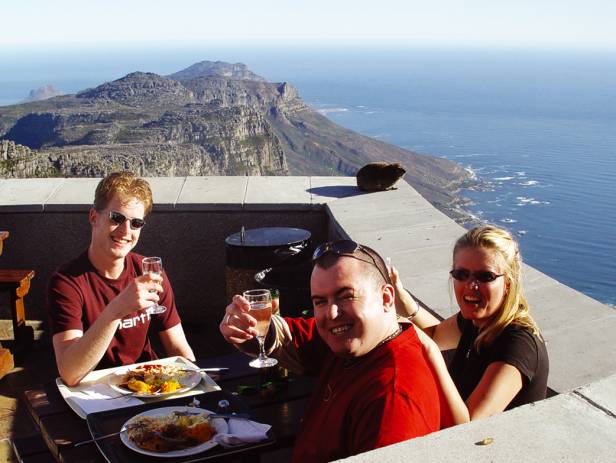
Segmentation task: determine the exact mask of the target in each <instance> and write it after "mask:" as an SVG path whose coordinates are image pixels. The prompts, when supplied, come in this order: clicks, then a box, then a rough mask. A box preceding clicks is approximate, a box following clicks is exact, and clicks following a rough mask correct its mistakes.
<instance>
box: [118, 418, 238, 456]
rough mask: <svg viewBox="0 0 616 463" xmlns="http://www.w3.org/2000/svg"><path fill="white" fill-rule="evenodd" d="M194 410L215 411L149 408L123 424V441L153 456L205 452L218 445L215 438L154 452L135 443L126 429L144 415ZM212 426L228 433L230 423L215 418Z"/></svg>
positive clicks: (121, 436)
mask: <svg viewBox="0 0 616 463" xmlns="http://www.w3.org/2000/svg"><path fill="white" fill-rule="evenodd" d="M176 411H179V412H193V413H203V414H206V415H209V414H211V413H213V412H211V411H209V410H205V409H203V408H194V407H162V408H155V409H153V410H148V411H145V412H143V413H139V414H138V415H135V416H133V417H132V418H131V419H130V420H128V421H127V422H126V423H124V425H123V426H122V431H123V432H121V433H120V439H121V440H122V443H124V445H126V446H127V447H128V448H129V449H131V450H134V451H135V452H138V453H141V454H143V455H149V456H151V457H163V458H175V457H184V456H188V455H195V454H197V453H201V452H205V451H206V450H209V449H211V448H212V447H215V446H217V445H218V443H216V442H214V439H213V438H212V439H210V440H209V441H206V442H204V443H203V444H199V445H196V446H194V447H189V448H186V449H181V450H173V451H171V452H152V451H150V450H145V449H142V448H141V447H139V446H138V445H136V444H133V443H132V442H131V441H130V439H129V438H128V433H127V432H126V429H127V427H128V426H130V424H131V423H132V422H133V420H136V419H137V418H140V417H142V416H149V417H156V416H161V415H169V414H171V413H173V412H176ZM211 424H212V426H213V427H214V428H215V429H216V434H226V433H228V432H229V425H228V424H227V422H226V421H225V420H224V419H222V418H213V419H212V421H211Z"/></svg>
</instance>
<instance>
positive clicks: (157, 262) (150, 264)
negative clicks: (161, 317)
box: [141, 257, 167, 314]
mask: <svg viewBox="0 0 616 463" xmlns="http://www.w3.org/2000/svg"><path fill="white" fill-rule="evenodd" d="M141 265H142V267H143V274H144V275H145V274H146V273H152V274H154V275H160V276H162V275H163V260H162V259H161V258H160V257H144V258H143V260H142V261H141ZM165 310H167V307H165V306H163V305H158V304H154V305H152V306H150V307H148V308H147V312H148V313H149V314H157V313H163V312H164V311H165Z"/></svg>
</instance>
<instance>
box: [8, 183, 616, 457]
mask: <svg viewBox="0 0 616 463" xmlns="http://www.w3.org/2000/svg"><path fill="white" fill-rule="evenodd" d="M97 182H98V179H31V180H13V179H11V180H0V229H1V228H8V229H10V224H11V223H12V220H11V218H12V216H13V214H16V213H17V214H18V213H34V214H37V213H38V214H44V213H45V212H74V211H81V210H83V211H86V210H87V209H88V208H89V207H90V204H91V201H92V197H93V190H94V186H95V185H96V183H97ZM151 183H152V189H153V192H154V198H155V201H156V203H157V204H156V206H155V211H161V212H165V213H167V212H191V213H192V212H212V211H214V212H220V213H228V212H238V211H239V212H250V211H255V212H257V211H258V212H264V211H270V212H276V213H278V214H280V213H284V212H285V211H289V212H292V211H300V212H301V211H307V212H310V211H315V210H323V209H324V210H325V211H326V213H327V215H328V216H329V219H330V223H329V230H330V232H329V235H330V238H334V237H336V236H344V237H350V238H352V239H355V240H358V241H360V242H362V243H365V244H367V245H369V246H371V247H374V248H375V249H376V250H378V251H379V252H380V253H382V254H383V255H384V256H390V257H391V258H392V261H393V264H394V265H396V266H397V267H398V269H399V270H400V272H401V275H402V278H403V281H404V283H405V286H406V287H408V288H409V290H410V291H411V292H412V293H413V294H414V295H415V296H417V297H418V298H419V299H420V300H421V301H422V303H424V304H425V305H426V306H428V307H429V308H431V309H433V310H434V311H435V312H436V313H438V314H440V315H441V316H443V317H446V316H449V315H451V314H453V313H454V311H455V298H453V297H452V298H451V300H450V296H449V289H448V285H449V283H448V271H449V269H450V265H451V249H452V248H453V244H454V242H455V240H456V239H457V238H458V237H459V236H460V234H461V233H462V232H463V231H464V229H463V228H462V227H460V226H459V225H457V224H456V223H455V222H453V221H452V220H451V219H449V218H448V217H446V216H445V215H444V214H442V213H441V212H439V211H438V210H436V209H435V208H433V207H432V206H431V205H430V204H429V203H428V202H427V201H426V200H425V199H424V198H423V197H421V196H420V195H419V194H418V193H417V192H416V191H415V190H414V189H413V188H411V187H410V186H409V185H408V184H406V183H404V182H400V183H399V184H398V188H397V189H396V190H393V191H387V192H379V193H364V192H361V191H359V190H358V189H357V188H356V187H355V179H354V178H352V177H351V178H349V177H342V178H339V177H265V178H252V177H181V178H155V179H151ZM3 219H7V220H3ZM66 219H67V220H73V221H74V220H77V218H76V217H75V218H72V217H68V216H67V217H66ZM155 219H156V216H154V217H153V222H154V220H155ZM13 220H14V217H13ZM54 220H56V219H54ZM21 223H25V222H23V221H21ZM208 226H209V224H208ZM24 227H25V225H24ZM24 232H25V230H24ZM201 252H205V253H206V252H207V250H205V249H203V250H202V251H201ZM524 273H525V277H526V278H527V284H526V287H527V293H528V296H529V300H530V302H531V307H532V312H533V313H534V314H535V316H536V318H537V319H538V320H539V323H540V326H542V328H543V330H544V333H545V336H546V339H547V340H548V351H549V355H550V361H551V369H550V370H551V371H550V377H549V386H550V387H551V388H552V389H554V390H556V391H560V392H566V391H571V390H573V389H574V388H576V387H579V386H582V385H586V384H589V385H588V386H583V387H582V388H580V389H579V390H576V391H575V392H571V393H567V394H564V395H562V396H558V397H555V398H552V399H548V400H546V401H543V402H540V403H537V404H534V405H529V406H526V407H520V408H519V409H516V410H512V411H510V412H507V413H503V414H500V415H497V416H495V417H492V418H489V419H486V420H480V421H477V422H474V423H470V424H468V425H464V426H458V427H455V428H452V429H449V430H445V431H442V432H439V433H436V434H433V435H431V436H426V437H424V438H421V439H414V440H412V441H409V442H405V443H401V444H397V445H395V446H391V447H387V448H386V449H380V450H376V451H374V452H369V453H367V454H363V455H360V456H357V457H354V459H358V460H362V461H382V460H383V459H386V460H392V461H397V460H398V459H399V460H400V461H403V460H404V461H406V460H408V459H410V460H420V459H426V460H429V461H450V460H451V459H452V458H455V459H456V460H461V461H488V460H498V461H509V460H511V461H513V459H515V460H516V461H517V460H519V459H520V458H522V459H525V458H524V455H520V449H526V450H525V451H527V452H528V455H529V458H528V459H532V460H541V459H547V460H548V461H551V460H554V459H559V458H563V459H565V460H570V461H580V460H584V459H586V458H589V459H592V460H593V461H597V460H606V459H609V457H611V456H612V455H611V453H612V452H611V451H609V455H608V453H607V452H608V450H606V449H609V448H610V447H614V438H615V437H614V433H613V432H612V433H611V434H609V433H608V431H606V429H609V428H608V427H607V426H606V425H608V424H611V426H612V427H613V426H614V421H613V420H614V418H613V417H611V416H609V415H608V414H606V413H605V412H604V411H603V410H602V409H601V407H604V408H605V409H606V410H609V411H611V412H612V413H614V409H615V405H614V402H613V397H615V396H616V394H615V393H614V389H615V388H616V380H615V379H614V375H616V343H614V342H613V335H612V333H613V332H614V330H616V311H614V310H613V309H611V308H609V307H607V306H605V305H603V304H600V303H599V302H597V301H595V300H593V299H591V298H589V297H587V296H585V295H583V294H581V293H579V292H577V291H575V290H573V289H571V288H568V287H566V286H565V285H562V284H560V283H559V282H557V281H556V280H554V279H553V278H550V277H548V276H546V275H544V274H542V273H541V272H539V271H537V270H536V269H533V268H531V267H528V266H525V270H524ZM593 404H597V406H594V405H593ZM606 420H607V421H606ZM610 420H611V421H610ZM547 423H550V424H551V423H555V428H554V429H556V430H557V431H550V429H552V428H550V427H549V426H547ZM555 432H556V434H554V433H555ZM486 433H489V434H486ZM516 433H517V434H516ZM563 435H564V436H565V437H563ZM487 436H493V437H494V438H495V443H494V444H493V445H490V446H485V447H477V446H474V444H473V443H474V442H476V441H478V440H481V439H482V438H483V437H487ZM434 439H438V441H433V440H434ZM610 444H612V445H611V446H610ZM398 449H401V450H398ZM382 452H385V453H382ZM606 457H607V458H606Z"/></svg>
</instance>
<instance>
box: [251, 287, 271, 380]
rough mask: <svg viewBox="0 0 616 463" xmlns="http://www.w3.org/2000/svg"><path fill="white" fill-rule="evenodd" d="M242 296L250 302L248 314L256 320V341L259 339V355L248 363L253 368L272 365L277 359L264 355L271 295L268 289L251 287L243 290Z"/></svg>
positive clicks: (269, 318) (269, 317)
mask: <svg viewBox="0 0 616 463" xmlns="http://www.w3.org/2000/svg"><path fill="white" fill-rule="evenodd" d="M243 296H244V298H245V299H246V300H247V301H248V302H249V303H250V312H249V314H250V315H251V316H253V317H254V318H255V319H256V320H257V333H258V334H257V341H259V356H258V357H257V358H256V359H254V360H253V361H251V362H250V363H249V365H250V366H251V367H254V368H265V367H272V366H274V365H276V364H277V363H278V360H276V359H273V358H270V357H268V356H267V355H265V347H264V344H265V336H267V331H268V330H269V325H270V320H271V319H272V297H271V294H270V292H269V289H251V290H249V291H244V294H243Z"/></svg>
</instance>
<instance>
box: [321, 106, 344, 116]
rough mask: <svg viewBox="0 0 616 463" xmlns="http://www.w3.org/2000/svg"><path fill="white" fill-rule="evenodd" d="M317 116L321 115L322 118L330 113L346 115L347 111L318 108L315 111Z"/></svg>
mask: <svg viewBox="0 0 616 463" xmlns="http://www.w3.org/2000/svg"><path fill="white" fill-rule="evenodd" d="M316 111H317V112H318V113H319V114H323V115H324V116H326V115H328V114H330V113H346V112H347V111H348V109H347V108H318V109H317V110H316Z"/></svg>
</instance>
